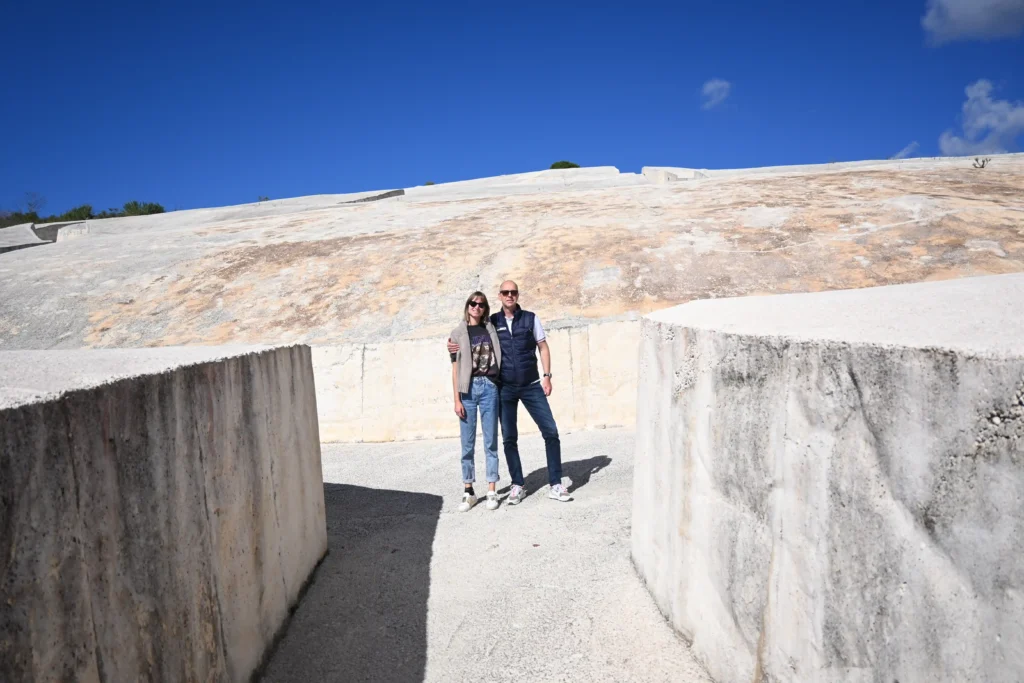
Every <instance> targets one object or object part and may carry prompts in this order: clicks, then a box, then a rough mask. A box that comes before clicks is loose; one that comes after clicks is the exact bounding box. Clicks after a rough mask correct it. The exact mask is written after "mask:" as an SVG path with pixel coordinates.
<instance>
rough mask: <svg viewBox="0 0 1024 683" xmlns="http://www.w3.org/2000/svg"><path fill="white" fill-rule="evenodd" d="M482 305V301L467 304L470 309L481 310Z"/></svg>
mask: <svg viewBox="0 0 1024 683" xmlns="http://www.w3.org/2000/svg"><path fill="white" fill-rule="evenodd" d="M484 305H485V304H484V302H482V301H470V302H469V306H470V308H483V307H484Z"/></svg>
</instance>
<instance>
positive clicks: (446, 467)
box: [264, 430, 710, 683]
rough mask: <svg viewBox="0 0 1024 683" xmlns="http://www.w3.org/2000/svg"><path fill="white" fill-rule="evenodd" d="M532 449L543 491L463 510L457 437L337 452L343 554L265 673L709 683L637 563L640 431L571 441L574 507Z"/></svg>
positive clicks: (327, 468) (326, 454) (535, 479)
mask: <svg viewBox="0 0 1024 683" xmlns="http://www.w3.org/2000/svg"><path fill="white" fill-rule="evenodd" d="M520 447H521V450H522V455H523V460H524V462H523V466H524V469H525V470H526V471H527V472H531V474H530V475H529V476H528V477H527V490H528V491H532V492H533V493H532V495H530V496H529V497H528V498H526V500H524V501H523V503H522V504H520V505H519V506H515V507H513V506H505V505H502V506H501V507H500V508H499V509H498V510H496V511H493V512H492V511H488V510H486V509H485V508H484V506H483V505H478V506H477V507H476V508H474V509H473V510H471V511H470V512H468V513H460V512H458V511H457V509H456V507H457V505H458V503H459V489H460V483H459V479H460V476H459V468H458V457H459V455H458V454H459V443H458V441H454V440H439V441H423V442H411V443H409V442H406V443H394V444H325V445H324V450H323V468H324V480H325V482H326V483H325V484H324V487H325V492H326V496H327V515H328V520H327V525H328V535H329V538H330V554H329V555H328V557H327V559H326V560H325V561H324V563H323V564H322V565H321V566H320V568H319V570H318V571H317V574H316V577H315V579H314V581H313V583H312V584H311V585H310V588H309V592H308V593H307V594H306V596H305V597H304V599H303V600H302V602H301V603H300V605H299V608H298V609H297V610H296V612H295V615H294V617H293V619H292V621H291V623H290V624H289V626H288V629H287V632H286V634H285V636H284V638H283V639H282V640H281V642H280V644H279V645H278V647H277V649H276V651H275V653H274V654H273V656H272V658H271V660H270V662H269V664H268V666H267V668H266V670H265V673H264V680H265V681H389V682H395V683H407V682H408V683H412V682H417V683H418V682H419V681H439V682H440V681H443V682H445V683H450V682H456V681H473V682H474V683H486V682H489V681H538V682H554V681H602V682H603V681H621V682H629V681H645V682H647V681H665V682H668V681H671V682H673V683H689V682H691V681H709V680H710V679H709V678H708V677H707V675H706V674H705V673H704V671H703V670H702V668H701V667H700V666H699V665H698V664H697V663H696V661H695V660H694V658H693V655H692V654H691V652H690V650H689V648H688V647H687V645H686V644H685V643H684V642H683V641H682V640H681V639H680V638H679V637H678V636H677V635H676V634H675V633H674V632H673V631H672V630H671V629H670V628H669V626H668V625H667V624H666V623H665V621H664V619H663V618H662V616H661V614H660V613H659V612H658V610H657V608H656V607H655V605H654V603H653V601H652V600H651V598H650V597H649V595H648V594H647V592H646V591H645V589H644V587H643V585H642V584H641V583H640V581H639V579H638V578H637V576H636V574H635V572H634V571H633V568H632V565H631V563H630V558H629V518H630V499H631V496H632V460H633V434H632V432H629V431H621V430H605V431H596V432H582V433H576V434H570V435H567V436H565V437H564V438H563V460H564V462H565V469H566V472H565V473H566V475H567V476H569V477H571V478H572V480H573V482H574V484H573V487H572V490H573V493H574V495H575V496H576V500H575V501H573V502H571V503H557V502H555V501H552V500H548V499H547V497H546V496H547V488H546V486H544V485H545V484H546V474H545V470H544V449H543V442H542V441H541V440H540V438H539V437H526V438H523V439H522V440H521V443H520ZM480 451H481V449H480V447H479V446H478V449H477V452H478V457H477V471H478V477H480V478H481V479H482V476H483V462H482V458H481V457H480ZM502 475H503V476H506V474H505V465H504V458H502ZM342 482H344V483H342ZM507 483H508V482H507V480H506V481H503V482H501V483H500V484H499V490H501V489H502V488H504V487H505V486H506V485H507ZM485 487H486V485H484V486H482V487H480V488H481V489H482V488H485Z"/></svg>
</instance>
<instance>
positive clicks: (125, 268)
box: [0, 155, 1024, 349]
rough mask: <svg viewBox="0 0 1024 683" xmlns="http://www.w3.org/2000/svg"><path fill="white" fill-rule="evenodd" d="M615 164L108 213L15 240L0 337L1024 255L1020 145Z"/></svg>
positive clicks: (625, 290)
mask: <svg viewBox="0 0 1024 683" xmlns="http://www.w3.org/2000/svg"><path fill="white" fill-rule="evenodd" d="M574 171H578V172H576V173H574ZM613 172H614V169H610V170H607V171H606V170H598V171H596V172H595V171H592V170H589V169H578V170H576V169H574V170H571V171H552V172H549V171H544V172H540V173H539V174H538V175H537V177H538V178H544V177H547V178H548V180H551V179H553V178H555V179H557V178H558V177H561V178H562V179H563V180H562V181H561V185H559V181H557V180H554V181H552V182H549V181H544V182H540V181H536V182H525V181H522V182H519V183H518V184H517V183H512V184H510V183H509V182H506V181H501V182H498V181H493V182H491V183H490V184H488V182H484V181H479V182H478V181H472V182H476V183H477V185H478V186H479V187H478V188H477V189H478V190H479V191H480V194H479V195H478V196H466V194H465V193H464V192H463V191H462V190H458V189H457V188H455V189H452V188H446V187H443V186H435V187H434V188H422V189H416V190H415V192H414V191H413V189H409V190H408V192H407V194H406V195H405V196H403V197H394V198H390V199H384V200H381V201H376V202H369V203H365V204H341V203H338V202H339V201H340V199H339V198H338V197H331V198H328V199H322V198H321V199H318V198H308V199H304V200H302V201H300V200H294V202H291V200H288V201H284V200H282V207H283V208H281V209H280V210H278V209H276V208H274V207H269V206H263V205H251V206H247V207H226V208H224V209H211V210H206V209H204V210H197V211H195V212H171V213H168V214H166V215H161V216H148V217H141V218H139V219H110V220H109V222H106V223H102V224H100V225H96V226H95V227H96V232H90V234H88V235H83V236H81V237H79V238H78V239H71V240H64V241H59V242H57V243H56V244H54V245H51V246H48V247H47V248H46V249H26V250H22V251H20V252H12V253H11V254H4V255H0V348H6V349H16V348H19V349H27V348H54V347H55V348H78V347H82V346H91V347H113V346H120V347H123V346H147V345H160V346H168V345H182V344H189V345H191V344H221V343H291V342H304V343H311V344H315V345H324V344H329V345H337V344H349V343H362V344H367V343H377V342H383V341H391V340H396V339H421V338H432V337H438V336H441V335H444V334H446V333H447V332H448V331H449V330H450V329H451V327H452V326H453V324H454V322H453V320H454V319H455V318H456V317H457V315H458V312H459V311H460V310H461V306H462V303H463V302H464V301H465V297H466V295H467V294H468V292H470V291H472V290H473V289H475V288H478V287H480V288H483V290H484V291H486V292H489V293H494V292H495V290H496V289H497V286H498V284H499V283H500V282H501V281H502V280H503V279H505V278H506V277H510V276H511V277H514V278H516V279H517V280H518V281H519V282H520V285H521V287H522V290H523V300H522V302H523V305H524V306H526V307H528V308H530V309H532V310H535V311H537V312H538V313H539V314H540V315H541V316H542V319H543V320H544V321H545V322H546V323H548V324H549V325H552V326H554V325H563V326H577V325H583V324H586V323H588V322H591V321H594V320H609V319H623V318H628V317H631V316H633V317H635V316H636V315H639V314H645V313H648V312H651V311H654V310H658V309H661V308H665V307H670V306H673V305H677V304H680V303H684V302H686V301H690V300H693V299H704V298H721V297H727V296H741V295H748V294H763V293H783V292H794V291H819V290H832V289H844V288H859V287H866V286H873V285H882V284H896V283H903V282H916V281H925V280H940V279H951V278H958V277H963V276H970V275H979V274H999V273H1006V272H1021V271H1024V233H1022V230H1024V228H1022V227H1021V221H1020V216H1021V210H1022V208H1024V207H1022V205H1021V202H1020V197H1021V196H1022V194H1024V157H1022V156H1020V155H1006V156H997V157H994V158H993V161H992V162H991V164H990V165H989V167H988V168H986V169H984V170H976V169H972V168H971V163H970V160H967V159H953V160H914V161H913V162H900V163H898V162H891V163H875V162H873V163H871V164H868V165H864V166H854V167H849V168H847V167H838V165H837V167H833V166H831V165H822V166H818V167H812V168H805V169H802V170H799V171H794V170H793V169H781V170H775V171H770V172H769V171H765V172H753V171H751V172H747V173H739V174H736V175H729V176H723V177H711V178H708V179H704V180H699V181H695V182H687V183H682V182H680V183H668V184H664V185H655V184H652V183H650V182H648V181H646V180H645V179H644V178H643V177H642V176H632V178H631V179H623V176H627V174H618V175H614V174H613ZM592 175H593V176H595V177H591V176H592ZM489 182H490V181H489ZM594 182H597V183H603V182H608V183H612V185H610V186H607V187H587V186H586V184H587V183H594ZM470 184H472V183H470ZM453 185H455V184H453ZM502 188H504V189H502ZM509 188H516V189H515V191H513V190H511V189H509ZM335 200H338V201H335ZM303 202H306V203H303ZM268 204H275V202H269V203H268ZM293 204H294V205H293ZM264 212H265V213H264ZM91 223H100V222H91ZM118 226H121V227H118Z"/></svg>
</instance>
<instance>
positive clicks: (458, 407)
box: [455, 399, 466, 420]
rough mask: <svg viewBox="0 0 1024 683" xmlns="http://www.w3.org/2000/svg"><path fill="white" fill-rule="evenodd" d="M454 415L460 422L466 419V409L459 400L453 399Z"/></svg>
mask: <svg viewBox="0 0 1024 683" xmlns="http://www.w3.org/2000/svg"><path fill="white" fill-rule="evenodd" d="M455 414H456V415H458V416H459V419H460V420H465V419H466V407H465V406H464V405H462V401H460V400H459V399H455Z"/></svg>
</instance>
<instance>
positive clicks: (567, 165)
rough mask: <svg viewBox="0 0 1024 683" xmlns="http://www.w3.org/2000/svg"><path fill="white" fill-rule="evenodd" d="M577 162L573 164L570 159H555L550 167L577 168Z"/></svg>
mask: <svg viewBox="0 0 1024 683" xmlns="http://www.w3.org/2000/svg"><path fill="white" fill-rule="evenodd" d="M579 167H580V165H579V164H575V163H573V162H571V161H556V162H555V163H553V164H551V168H579Z"/></svg>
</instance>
